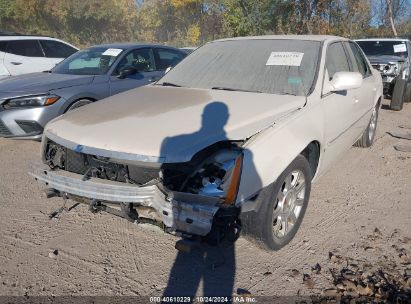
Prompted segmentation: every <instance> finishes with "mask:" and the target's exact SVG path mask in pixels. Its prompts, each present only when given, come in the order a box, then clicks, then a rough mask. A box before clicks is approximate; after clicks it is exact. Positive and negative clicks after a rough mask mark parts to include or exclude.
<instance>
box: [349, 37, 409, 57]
mask: <svg viewBox="0 0 411 304" xmlns="http://www.w3.org/2000/svg"><path fill="white" fill-rule="evenodd" d="M357 43H358V45H359V46H360V47H361V48H362V50H363V51H364V53H365V55H367V56H383V55H389V56H398V57H403V58H404V57H408V55H407V44H406V43H405V42H403V41H378V40H374V41H357Z"/></svg>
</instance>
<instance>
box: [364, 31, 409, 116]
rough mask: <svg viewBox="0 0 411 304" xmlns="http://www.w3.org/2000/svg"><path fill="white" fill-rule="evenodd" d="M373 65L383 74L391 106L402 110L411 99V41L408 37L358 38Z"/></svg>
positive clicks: (385, 94)
mask: <svg viewBox="0 0 411 304" xmlns="http://www.w3.org/2000/svg"><path fill="white" fill-rule="evenodd" d="M356 42H357V43H358V45H359V46H360V47H361V48H362V50H363V51H364V53H365V55H367V57H368V60H369V61H370V62H371V64H372V66H373V67H374V68H375V69H377V70H378V71H379V72H380V73H381V76H382V82H383V84H384V97H385V98H387V99H391V104H390V108H391V109H392V110H395V111H400V110H401V109H402V107H403V104H404V102H410V101H411V76H410V75H411V64H410V58H411V42H410V41H409V40H408V39H394V38H370V39H359V40H356Z"/></svg>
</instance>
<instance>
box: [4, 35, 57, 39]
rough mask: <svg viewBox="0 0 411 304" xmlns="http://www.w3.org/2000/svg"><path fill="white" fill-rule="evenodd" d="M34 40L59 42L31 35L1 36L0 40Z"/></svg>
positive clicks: (47, 37)
mask: <svg viewBox="0 0 411 304" xmlns="http://www.w3.org/2000/svg"><path fill="white" fill-rule="evenodd" d="M32 39H33V40H34V39H50V40H59V39H57V38H53V37H49V36H29V35H4V34H0V40H32Z"/></svg>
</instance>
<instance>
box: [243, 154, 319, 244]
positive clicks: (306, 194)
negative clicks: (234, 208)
mask: <svg viewBox="0 0 411 304" xmlns="http://www.w3.org/2000/svg"><path fill="white" fill-rule="evenodd" d="M311 179H312V176H311V168H310V165H309V163H308V161H307V159H306V158H305V157H304V156H302V155H299V156H297V158H296V159H294V161H293V162H292V163H291V164H290V165H289V166H288V167H287V168H286V169H285V170H284V172H283V173H282V174H281V175H280V176H279V177H278V179H277V180H276V181H275V182H274V183H273V184H272V185H270V186H269V187H267V188H266V189H264V190H263V192H264V193H262V197H263V199H262V201H261V206H260V208H259V211H258V212H256V213H254V214H249V215H248V216H247V220H246V223H247V224H246V225H247V227H246V229H247V230H248V231H249V232H251V235H250V236H251V237H253V238H256V239H257V240H260V241H262V243H263V244H264V246H265V247H266V248H268V249H271V250H279V249H281V248H282V247H284V246H285V245H287V244H288V243H289V242H290V241H291V240H292V239H293V238H294V236H295V234H296V233H297V231H298V228H299V227H300V225H301V222H302V220H303V217H304V214H305V211H306V209H307V205H308V200H309V198H310V192H311Z"/></svg>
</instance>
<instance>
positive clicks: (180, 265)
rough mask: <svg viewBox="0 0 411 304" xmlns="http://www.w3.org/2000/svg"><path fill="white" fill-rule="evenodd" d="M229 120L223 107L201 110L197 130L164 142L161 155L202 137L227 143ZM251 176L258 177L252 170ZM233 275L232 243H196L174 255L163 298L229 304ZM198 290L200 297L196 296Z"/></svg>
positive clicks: (221, 104)
mask: <svg viewBox="0 0 411 304" xmlns="http://www.w3.org/2000/svg"><path fill="white" fill-rule="evenodd" d="M228 118H229V111H228V107H227V106H226V104H225V103H223V102H212V103H209V104H208V105H207V106H206V107H205V108H204V110H203V114H202V125H201V128H200V130H198V131H196V132H194V133H192V134H183V135H179V136H175V137H168V138H166V139H165V140H164V142H163V144H162V152H163V153H161V155H166V151H172V150H174V148H178V147H180V148H181V146H183V145H184V144H185V143H187V142H189V143H195V142H198V140H199V139H202V138H203V137H210V136H215V135H218V138H224V139H227V140H228V138H227V136H226V132H225V130H224V127H225V125H226V123H227V121H228ZM224 139H223V140H224ZM249 167H250V166H248V168H249ZM251 167H253V166H251ZM253 174H254V175H253V176H258V175H257V173H256V172H255V169H254V172H253ZM235 274H236V262H235V244H234V243H232V242H229V241H226V240H224V241H222V242H221V243H220V244H219V245H218V246H210V245H208V244H206V243H199V244H198V245H197V246H196V247H194V250H192V251H191V252H188V253H187V252H182V251H178V252H177V256H176V259H175V261H174V264H173V266H172V269H171V271H170V274H169V279H168V283H167V287H166V288H165V290H164V293H163V297H191V301H193V300H194V297H195V296H196V295H200V296H204V297H213V296H214V297H215V296H218V297H227V298H228V303H231V297H232V295H233V288H234V282H235ZM201 287H202V289H203V293H201V292H198V289H199V288H201ZM166 303H167V302H166ZM225 303H227V302H225Z"/></svg>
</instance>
